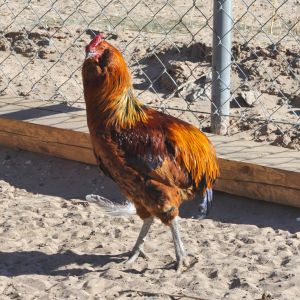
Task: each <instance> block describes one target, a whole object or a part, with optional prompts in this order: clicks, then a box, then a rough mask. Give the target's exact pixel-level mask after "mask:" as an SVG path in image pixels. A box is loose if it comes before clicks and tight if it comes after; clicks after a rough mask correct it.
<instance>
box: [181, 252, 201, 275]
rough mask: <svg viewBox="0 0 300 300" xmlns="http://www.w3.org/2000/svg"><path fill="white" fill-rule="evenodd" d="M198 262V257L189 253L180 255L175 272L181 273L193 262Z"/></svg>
mask: <svg viewBox="0 0 300 300" xmlns="http://www.w3.org/2000/svg"><path fill="white" fill-rule="evenodd" d="M197 262H198V259H197V258H196V257H195V256H194V255H191V254H188V255H185V256H182V257H180V258H179V259H178V260H177V263H176V271H177V274H179V275H180V274H181V273H183V272H184V271H186V270H187V269H189V268H191V267H192V266H193V265H194V264H195V263H197Z"/></svg>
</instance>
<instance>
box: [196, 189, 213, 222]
mask: <svg viewBox="0 0 300 300" xmlns="http://www.w3.org/2000/svg"><path fill="white" fill-rule="evenodd" d="M212 200H213V191H212V189H206V191H205V193H204V197H203V201H202V203H200V204H199V215H198V219H204V218H205V217H206V216H207V215H208V213H209V211H210V209H211V207H212Z"/></svg>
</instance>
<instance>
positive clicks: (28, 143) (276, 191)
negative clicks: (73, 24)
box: [0, 99, 300, 207]
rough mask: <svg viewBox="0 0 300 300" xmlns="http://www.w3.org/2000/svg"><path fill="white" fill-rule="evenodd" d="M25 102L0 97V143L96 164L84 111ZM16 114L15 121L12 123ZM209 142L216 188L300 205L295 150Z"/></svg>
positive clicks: (231, 140)
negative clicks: (217, 170)
mask: <svg viewBox="0 0 300 300" xmlns="http://www.w3.org/2000/svg"><path fill="white" fill-rule="evenodd" d="M6 101H7V100H6ZM23 102H24V101H23ZM23 102H22V101H20V100H18V102H17V105H15V104H16V102H14V103H9V105H10V106H9V107H8V106H5V105H1V99H0V144H2V145H6V146H10V147H18V148H21V149H24V150H29V151H35V152H39V153H45V154H49V155H54V156H57V157H62V158H66V159H72V160H76V161H81V162H84V163H89V164H95V159H94V157H93V153H92V147H91V142H90V137H89V134H88V133H87V127H86V117H85V111H82V110H80V109H73V110H71V111H68V109H66V108H65V107H63V106H61V105H56V104H51V105H50V106H49V105H48V106H47V105H46V106H45V105H44V103H43V104H41V105H38V103H37V102H36V101H35V102H33V103H27V102H26V103H25V104H24V105H23V104H22V103H23ZM35 106H38V108H36V107H35ZM1 115H2V116H1ZM16 116H17V117H18V118H19V120H15V119H12V118H14V117H16ZM22 119H23V120H22ZM210 139H211V140H212V142H213V143H214V144H215V146H216V149H217V153H218V156H219V157H220V159H219V161H220V169H221V177H220V178H219V179H218V180H217V182H216V186H215V187H216V189H217V190H220V191H223V192H227V193H231V194H235V195H239V196H244V197H248V198H254V199H261V200H265V201H272V202H276V203H281V204H285V205H291V206H295V207H300V152H299V151H294V150H290V149H284V148H280V147H274V146H269V145H263V144H260V143H255V142H249V141H241V140H236V139H235V138H232V137H223V136H214V135H210Z"/></svg>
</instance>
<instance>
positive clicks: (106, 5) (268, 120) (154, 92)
mask: <svg viewBox="0 0 300 300" xmlns="http://www.w3.org/2000/svg"><path fill="white" fill-rule="evenodd" d="M212 3H213V2H212V1H211V2H210V3H209V4H208V3H207V2H206V1H203V0H198V1H192V0H184V1H181V0H180V1H179V0H172V1H165V0H158V1H152V3H149V2H147V1H128V0H126V1H107V0H100V1H94V0H86V1H77V0H76V1H75V0H67V1H54V2H51V1H46V0H39V1H38V0H36V1H30V2H28V1H25V0H22V1H9V2H5V3H3V4H1V6H0V8H1V9H0V96H1V97H2V99H4V100H5V98H6V97H25V98H28V100H33V99H42V100H45V101H46V100H57V101H61V102H65V103H68V104H69V105H76V106H83V95H82V83H81V74H80V69H81V64H82V61H83V59H84V47H85V45H86V44H87V43H88V42H89V41H90V40H91V37H92V36H93V35H94V33H96V32H98V31H104V32H105V33H106V34H107V37H108V40H109V41H110V42H111V43H113V44H114V45H115V46H117V47H118V48H120V49H121V50H122V51H123V53H124V55H125V56H126V59H127V61H128V63H129V65H130V68H131V71H132V73H133V82H134V86H135V88H136V92H137V94H138V95H139V97H140V98H141V99H142V100H143V101H144V102H146V103H148V104H149V105H151V106H153V107H157V108H158V109H163V110H165V111H167V112H169V113H171V114H174V115H176V116H178V117H181V118H183V119H185V120H187V121H189V122H191V123H193V124H195V125H197V126H200V127H201V128H202V129H203V130H205V131H209V130H210V107H211V102H210V99H211V57H212V49H211V42H212V29H211V28H212V22H213V18H212V10H213V7H212ZM272 5H276V8H277V10H276V13H275V11H274V7H273V6H272ZM297 12H299V13H297ZM274 13H275V14H274ZM299 14H300V5H299V1H284V0H280V1H269V0H257V1H241V0H239V1H234V3H233V21H234V22H235V26H234V29H233V31H232V39H233V45H232V54H233V64H232V84H231V92H232V99H231V102H230V106H231V109H230V114H231V118H230V126H229V129H228V134H230V135H238V136H239V137H240V138H241V139H252V140H256V141H259V142H263V143H270V144H273V145H278V146H284V147H289V148H292V149H298V150H299V149H300V136H299V116H300V115H299V112H300V110H299V109H300V98H299V97H300V94H299V93H300V57H299V53H300V45H299V32H300V29H299V19H298V16H299ZM272 15H274V17H272ZM297 122H298V127H297V126H296V124H297Z"/></svg>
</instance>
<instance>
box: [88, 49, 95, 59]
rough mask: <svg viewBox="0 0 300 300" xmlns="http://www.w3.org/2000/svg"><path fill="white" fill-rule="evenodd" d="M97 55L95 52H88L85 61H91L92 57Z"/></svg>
mask: <svg viewBox="0 0 300 300" xmlns="http://www.w3.org/2000/svg"><path fill="white" fill-rule="evenodd" d="M96 55H97V53H96V52H95V51H87V52H86V54H85V59H89V58H90V57H94V56H96Z"/></svg>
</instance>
